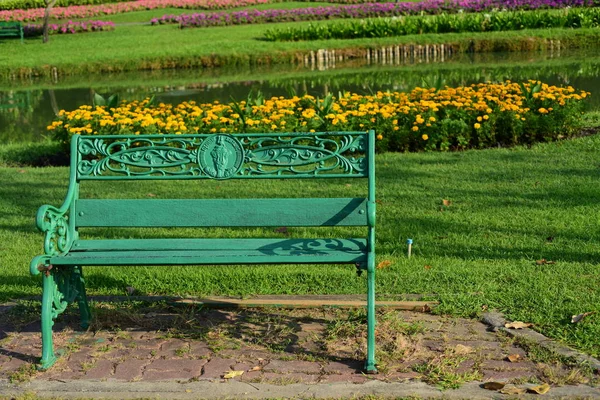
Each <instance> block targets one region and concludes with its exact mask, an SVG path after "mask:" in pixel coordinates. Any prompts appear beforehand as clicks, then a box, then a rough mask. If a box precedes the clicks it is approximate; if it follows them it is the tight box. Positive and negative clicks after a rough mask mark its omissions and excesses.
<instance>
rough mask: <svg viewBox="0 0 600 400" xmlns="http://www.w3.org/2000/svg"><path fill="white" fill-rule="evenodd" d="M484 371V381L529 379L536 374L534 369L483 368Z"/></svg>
mask: <svg viewBox="0 0 600 400" xmlns="http://www.w3.org/2000/svg"><path fill="white" fill-rule="evenodd" d="M482 373H483V380H484V381H489V380H499V381H511V380H513V379H524V378H525V379H527V378H529V377H532V376H535V375H536V374H535V373H534V372H533V371H528V370H510V371H508V370H507V371H495V370H491V369H483V370H482Z"/></svg>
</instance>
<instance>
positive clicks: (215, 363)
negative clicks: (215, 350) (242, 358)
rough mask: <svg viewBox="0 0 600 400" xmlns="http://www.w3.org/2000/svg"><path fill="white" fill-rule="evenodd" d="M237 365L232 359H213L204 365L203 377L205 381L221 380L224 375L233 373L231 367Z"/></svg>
mask: <svg viewBox="0 0 600 400" xmlns="http://www.w3.org/2000/svg"><path fill="white" fill-rule="evenodd" d="M235 363H236V361H235V360H234V359H231V358H219V357H213V358H211V359H210V360H209V361H208V363H206V364H205V365H204V368H203V370H202V376H201V377H202V378H203V379H217V378H221V377H222V376H223V374H224V373H226V372H227V371H231V366H232V365H233V364H235Z"/></svg>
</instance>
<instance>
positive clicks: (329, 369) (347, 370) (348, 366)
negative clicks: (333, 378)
mask: <svg viewBox="0 0 600 400" xmlns="http://www.w3.org/2000/svg"><path fill="white" fill-rule="evenodd" d="M322 368H323V372H324V373H326V374H354V373H360V372H361V371H362V368H363V363H361V362H360V361H348V362H339V361H331V362H329V363H327V364H323V365H322Z"/></svg>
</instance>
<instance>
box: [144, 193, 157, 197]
mask: <svg viewBox="0 0 600 400" xmlns="http://www.w3.org/2000/svg"><path fill="white" fill-rule="evenodd" d="M146 196H148V197H156V195H155V194H154V193H148V194H147V195H146Z"/></svg>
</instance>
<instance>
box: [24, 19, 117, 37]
mask: <svg viewBox="0 0 600 400" xmlns="http://www.w3.org/2000/svg"><path fill="white" fill-rule="evenodd" d="M113 29H115V23H114V22H110V21H84V22H73V21H69V22H66V23H64V24H49V25H48V33H49V34H50V35H54V34H62V33H81V32H98V31H112V30H113ZM43 32H44V26H43V25H42V24H27V25H24V26H23V33H24V35H25V36H26V37H28V36H39V35H41V34H43Z"/></svg>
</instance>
